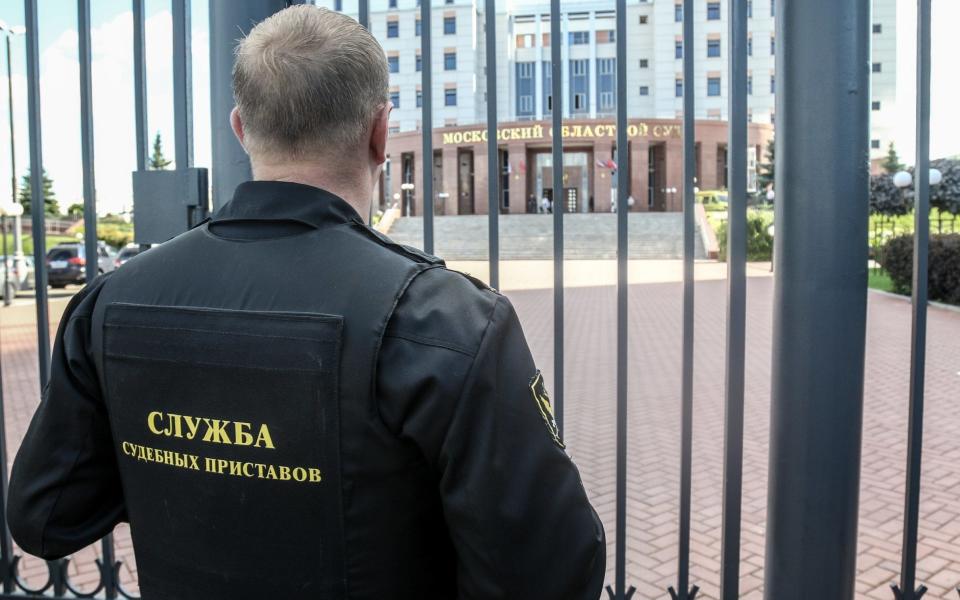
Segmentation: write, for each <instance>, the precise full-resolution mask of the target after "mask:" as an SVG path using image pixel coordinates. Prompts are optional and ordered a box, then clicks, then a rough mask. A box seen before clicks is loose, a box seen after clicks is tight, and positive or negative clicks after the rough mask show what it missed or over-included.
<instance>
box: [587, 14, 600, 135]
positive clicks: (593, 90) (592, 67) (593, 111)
mask: <svg viewBox="0 0 960 600" xmlns="http://www.w3.org/2000/svg"><path fill="white" fill-rule="evenodd" d="M596 17H597V13H595V12H591V13H590V64H589V66H588V67H587V69H589V73H590V97H589V98H588V99H587V102H588V103H589V104H590V118H591V119H596V118H597V103H598V99H597V70H598V69H597V18H596Z"/></svg>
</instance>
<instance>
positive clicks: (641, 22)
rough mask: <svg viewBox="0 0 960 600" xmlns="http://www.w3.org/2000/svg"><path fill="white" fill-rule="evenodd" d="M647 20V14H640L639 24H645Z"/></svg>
mask: <svg viewBox="0 0 960 600" xmlns="http://www.w3.org/2000/svg"><path fill="white" fill-rule="evenodd" d="M648 21H649V19H648V18H647V15H640V24H641V25H646V24H647V22H648Z"/></svg>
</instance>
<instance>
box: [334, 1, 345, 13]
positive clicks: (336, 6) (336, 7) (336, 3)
mask: <svg viewBox="0 0 960 600" xmlns="http://www.w3.org/2000/svg"><path fill="white" fill-rule="evenodd" d="M333 10H336V11H340V12H342V11H343V0H334V3H333Z"/></svg>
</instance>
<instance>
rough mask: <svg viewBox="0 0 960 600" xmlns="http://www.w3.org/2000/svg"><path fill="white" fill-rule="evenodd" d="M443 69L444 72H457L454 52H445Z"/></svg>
mask: <svg viewBox="0 0 960 600" xmlns="http://www.w3.org/2000/svg"><path fill="white" fill-rule="evenodd" d="M443 69H444V70H445V71H456V70H457V53H456V52H446V53H444V55H443Z"/></svg>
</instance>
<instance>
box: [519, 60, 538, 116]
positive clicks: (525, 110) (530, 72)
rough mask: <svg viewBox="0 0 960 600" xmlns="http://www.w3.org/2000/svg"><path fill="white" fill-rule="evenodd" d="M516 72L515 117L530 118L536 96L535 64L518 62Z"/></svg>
mask: <svg viewBox="0 0 960 600" xmlns="http://www.w3.org/2000/svg"><path fill="white" fill-rule="evenodd" d="M516 72H517V116H518V117H532V116H533V114H534V106H535V104H534V97H535V95H536V81H535V79H534V77H535V76H536V72H535V63H532V62H518V63H517V64H516Z"/></svg>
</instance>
